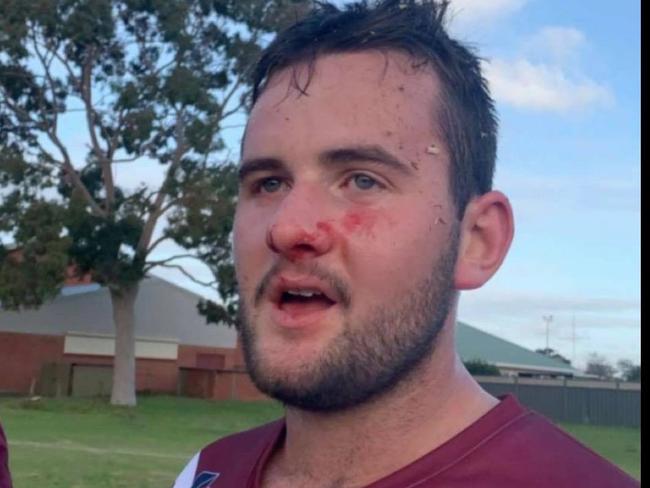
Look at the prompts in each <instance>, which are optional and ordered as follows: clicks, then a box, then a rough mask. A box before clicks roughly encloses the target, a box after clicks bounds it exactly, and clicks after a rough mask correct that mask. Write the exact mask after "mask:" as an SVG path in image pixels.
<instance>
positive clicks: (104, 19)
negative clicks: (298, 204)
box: [0, 0, 306, 358]
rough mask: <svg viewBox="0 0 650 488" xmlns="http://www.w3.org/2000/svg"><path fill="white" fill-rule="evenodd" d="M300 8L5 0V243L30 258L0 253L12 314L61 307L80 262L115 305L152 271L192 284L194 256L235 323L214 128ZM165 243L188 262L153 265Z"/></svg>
mask: <svg viewBox="0 0 650 488" xmlns="http://www.w3.org/2000/svg"><path fill="white" fill-rule="evenodd" d="M305 6H306V2H304V1H296V0H247V1H230V0H223V1H222V0H6V1H3V2H0V197H1V198H2V200H0V233H2V234H3V235H4V236H8V237H9V238H10V239H11V240H12V241H13V243H14V244H15V246H16V248H17V249H18V250H19V253H21V256H20V257H19V258H17V257H16V256H14V258H11V257H10V253H9V251H10V250H7V249H4V248H2V249H0V258H2V261H1V262H0V302H1V303H2V306H3V308H6V309H20V308H22V307H36V306H39V305H41V304H42V303H43V301H44V300H47V299H49V298H51V297H53V296H55V295H56V293H57V292H58V289H59V288H60V287H61V285H62V283H63V280H64V275H65V273H66V272H67V271H69V269H70V265H71V264H74V266H75V268H74V269H75V270H76V272H77V273H79V274H89V275H90V276H91V278H92V279H93V280H94V281H95V282H97V283H100V284H102V285H105V286H107V287H109V288H110V289H111V290H112V291H114V292H115V293H112V297H113V300H114V302H113V305H114V307H115V300H119V299H120V298H119V297H126V296H128V295H129V294H128V293H122V291H125V290H130V293H131V295H132V296H134V294H135V293H137V284H138V283H139V282H140V280H142V279H143V278H144V277H145V276H147V274H148V273H149V272H150V271H151V270H152V269H153V268H155V267H171V268H175V269H178V270H179V271H181V272H182V273H184V274H186V275H187V276H188V277H190V278H192V279H194V277H193V276H192V275H191V273H189V272H187V270H186V269H185V268H184V267H183V265H182V264H179V261H178V259H181V258H183V259H199V260H202V261H204V262H206V263H207V264H208V265H209V266H210V268H211V269H212V270H213V273H214V275H215V280H213V281H212V282H210V283H203V284H206V285H211V286H214V287H215V289H216V291H217V292H218V293H219V296H220V302H221V303H220V304H217V303H212V304H211V305H210V306H209V308H210V310H211V311H213V312H214V311H215V310H216V311H218V312H219V314H217V316H218V317H219V318H221V319H223V320H224V321H225V322H226V323H229V324H233V323H234V321H235V320H234V317H235V314H236V285H235V283H234V273H233V272H232V269H231V268H232V259H231V257H230V242H229V240H230V234H231V230H232V214H233V209H234V204H235V198H236V187H237V184H236V172H235V169H234V166H233V163H232V162H231V161H230V160H229V158H228V157H227V156H224V147H225V145H224V141H223V138H222V135H221V134H222V132H221V131H222V129H223V127H224V121H225V120H227V119H228V118H229V117H230V116H232V115H234V114H237V113H241V111H242V110H245V109H246V108H247V100H248V98H247V94H248V86H249V81H250V75H251V67H252V63H253V61H254V60H255V59H256V57H257V56H258V54H259V52H260V50H261V48H262V46H263V45H264V44H265V43H266V42H268V40H269V36H270V35H272V33H273V32H275V31H276V30H277V29H278V28H280V27H282V26H283V25H285V24H287V23H288V22H289V21H292V20H295V18H296V17H297V16H298V15H300V13H301V11H302V10H304V8H305ZM71 127H74V128H75V131H74V133H72V134H71V130H70V128H71ZM77 129H78V130H77ZM80 139H81V140H82V141H83V142H82V143H81V144H80V143H79V140H80ZM84 146H85V149H80V148H81V147H84ZM146 161H149V162H157V163H159V168H160V171H161V172H162V173H163V174H164V176H163V179H162V184H161V185H160V186H159V187H152V186H151V185H149V184H147V183H141V184H140V185H137V186H136V185H125V184H124V183H123V182H121V181H120V180H119V178H117V177H116V172H119V171H120V169H121V168H125V172H126V173H129V172H131V171H132V169H135V168H136V167H137V165H139V164H141V163H142V162H146ZM122 174H124V172H122ZM165 241H170V242H174V243H176V244H177V245H178V246H181V247H182V248H184V249H185V250H186V252H185V253H183V254H178V255H174V256H170V257H167V258H165V259H156V258H155V256H153V253H154V250H156V249H157V248H158V246H159V245H160V244H161V243H162V242H165ZM217 283H218V285H217ZM206 307H207V305H206ZM213 315H214V314H213ZM125 316H128V314H126V315H125ZM118 330H119V329H118ZM118 342H119V341H118ZM118 356H119V354H118V353H116V358H117V357H118Z"/></svg>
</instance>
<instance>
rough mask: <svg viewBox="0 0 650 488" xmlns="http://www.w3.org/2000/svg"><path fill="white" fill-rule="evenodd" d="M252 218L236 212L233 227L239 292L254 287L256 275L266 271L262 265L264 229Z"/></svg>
mask: <svg viewBox="0 0 650 488" xmlns="http://www.w3.org/2000/svg"><path fill="white" fill-rule="evenodd" d="M252 217H254V216H253V215H249V214H247V213H246V212H245V211H239V210H238V211H237V213H236V214H235V221H234V226H233V257H234V260H235V272H236V274H237V282H238V284H239V287H240V290H241V291H244V290H246V289H248V288H250V287H251V286H255V283H256V280H258V281H259V276H257V274H256V273H259V272H260V270H263V269H266V268H265V263H264V259H266V258H265V252H264V251H265V238H266V237H265V236H266V234H265V229H266V227H265V226H264V225H262V223H261V222H256V221H255V219H252Z"/></svg>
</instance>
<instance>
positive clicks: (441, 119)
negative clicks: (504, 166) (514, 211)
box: [251, 0, 498, 219]
mask: <svg viewBox="0 0 650 488" xmlns="http://www.w3.org/2000/svg"><path fill="white" fill-rule="evenodd" d="M447 7H448V1H444V0H443V1H435V0H419V1H418V0H380V1H377V2H374V3H373V4H372V5H370V4H369V3H368V2H367V1H365V0H364V1H360V2H357V3H352V4H348V5H345V6H344V7H341V8H339V7H337V6H335V5H332V4H330V3H325V2H316V3H315V4H314V7H313V8H312V10H311V12H309V13H308V14H307V15H306V16H305V17H304V18H303V19H302V20H299V21H298V22H296V23H295V24H293V25H292V26H290V27H289V28H287V29H286V30H284V31H282V32H280V33H279V34H278V35H277V36H276V37H275V39H274V40H273V42H271V43H270V45H269V46H268V47H267V48H266V49H265V50H264V51H263V52H262V55H261V58H260V60H259V62H258V63H257V65H256V66H255V70H254V72H253V92H252V100H251V101H252V105H254V104H255V102H256V101H257V100H258V99H259V97H260V95H261V94H262V93H263V92H264V88H265V86H266V83H267V82H268V80H269V79H270V78H271V77H272V76H273V75H274V74H276V73H278V72H279V71H281V70H283V69H286V68H289V67H296V66H297V65H300V64H303V63H306V64H307V66H308V77H307V81H306V82H305V83H304V84H303V85H302V86H300V85H299V83H298V81H297V76H296V74H295V72H294V76H293V84H294V87H295V88H297V89H298V90H300V91H301V92H302V93H303V94H307V89H308V86H309V81H310V80H311V76H312V75H313V73H314V67H315V63H316V61H317V59H318V57H320V56H324V55H328V54H341V53H352V52H360V51H367V50H379V51H381V52H384V53H385V52H389V51H397V52H402V53H405V54H407V55H408V56H409V57H410V58H411V59H412V60H413V61H414V65H415V66H417V65H423V66H430V67H431V68H433V70H434V71H435V73H436V75H437V77H438V79H439V80H440V83H441V88H442V97H441V98H442V100H441V101H440V103H439V104H438V105H439V106H438V107H436V110H435V113H434V114H433V116H434V117H435V120H436V122H437V124H438V125H439V127H440V129H441V131H442V136H443V137H444V139H445V142H446V144H447V147H448V150H449V154H450V163H451V168H450V188H451V193H452V195H453V200H454V204H455V207H456V210H457V215H458V218H459V219H461V218H462V216H463V214H464V212H465V207H466V206H467V204H468V202H469V201H470V199H471V198H472V197H474V196H476V195H481V194H483V193H486V192H488V191H490V189H491V188H492V178H493V175H494V166H495V160H496V146H497V128H498V122H497V117H496V112H495V108H494V102H493V100H492V98H491V97H490V93H489V90H488V87H487V82H486V80H485V78H484V77H483V76H482V73H481V69H480V58H479V57H478V56H477V55H476V54H474V53H473V51H472V49H471V48H470V47H469V46H466V45H464V44H463V43H461V42H459V41H457V40H455V39H452V38H450V37H449V35H448V33H447V30H446V25H445V24H446V20H445V19H446V17H445V14H446V11H447Z"/></svg>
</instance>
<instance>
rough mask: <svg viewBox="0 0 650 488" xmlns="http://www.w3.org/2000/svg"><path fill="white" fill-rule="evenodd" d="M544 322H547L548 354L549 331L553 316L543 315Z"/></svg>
mask: <svg viewBox="0 0 650 488" xmlns="http://www.w3.org/2000/svg"><path fill="white" fill-rule="evenodd" d="M542 320H543V321H544V322H546V352H548V330H549V326H550V324H551V322H552V321H553V315H542Z"/></svg>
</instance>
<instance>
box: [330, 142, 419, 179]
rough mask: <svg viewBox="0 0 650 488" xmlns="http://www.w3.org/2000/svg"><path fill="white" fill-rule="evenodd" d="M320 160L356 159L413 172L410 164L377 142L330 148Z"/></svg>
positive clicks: (341, 161)
mask: <svg viewBox="0 0 650 488" xmlns="http://www.w3.org/2000/svg"><path fill="white" fill-rule="evenodd" d="M318 160H319V162H320V163H321V164H323V165H332V164H333V165H345V164H349V163H351V162H354V161H366V162H371V163H376V164H378V165H382V166H385V167H388V168H391V169H394V170H397V171H399V172H400V173H404V174H412V171H411V168H410V167H409V166H408V165H406V164H404V163H403V162H402V161H400V160H399V158H397V157H396V156H394V155H393V154H391V153H390V152H388V151H387V150H386V149H384V148H383V147H381V146H379V145H376V144H372V145H367V146H352V147H343V148H338V149H330V150H327V151H325V152H323V153H322V154H321V155H320V156H319V158H318Z"/></svg>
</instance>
